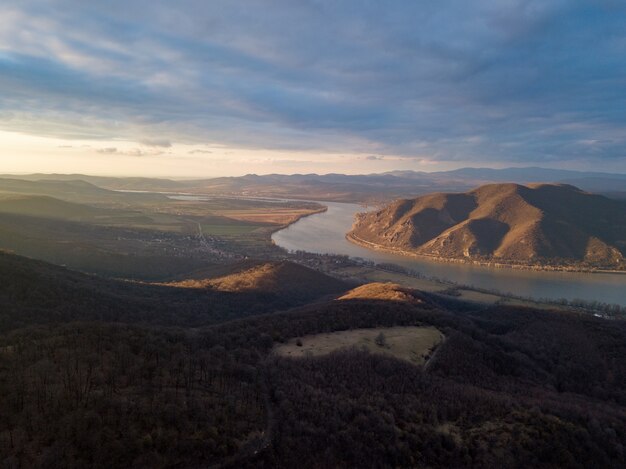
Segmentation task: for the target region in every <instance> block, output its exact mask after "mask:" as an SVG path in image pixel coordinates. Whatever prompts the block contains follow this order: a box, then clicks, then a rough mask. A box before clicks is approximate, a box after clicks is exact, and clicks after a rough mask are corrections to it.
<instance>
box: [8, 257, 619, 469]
mask: <svg viewBox="0 0 626 469" xmlns="http://www.w3.org/2000/svg"><path fill="white" fill-rule="evenodd" d="M14 260H15V259H14ZM40 267H41V269H43V270H45V268H46V267H45V266H40ZM3 280H4V279H3ZM0 285H2V283H0ZM369 289H374V290H376V291H377V292H378V295H382V296H383V297H387V296H389V297H391V298H394V297H395V292H397V287H395V286H393V285H387V286H381V285H378V286H371V287H367V286H366V287H365V288H364V289H362V291H361V293H364V292H365V293H367V291H368V290H369ZM188 290H189V289H188ZM405 293H407V294H409V295H411V296H413V297H421V296H422V294H420V293H419V292H410V291H406V292H405ZM356 296H360V297H361V298H353V299H343V300H341V301H330V302H325V303H318V304H314V305H307V306H303V307H301V308H299V309H297V310H291V311H288V312H282V313H273V314H267V315H262V316H256V317H248V318H242V319H239V320H235V321H229V322H224V323H222V324H216V325H213V326H210V327H201V328H194V329H185V328H179V327H176V328H167V327H151V326H149V325H140V324H134V325H128V324H106V321H102V320H100V321H98V322H84V321H83V322H81V323H76V322H70V323H65V324H64V323H63V322H62V321H59V322H57V323H56V324H54V325H42V324H39V325H37V326H36V327H30V328H24V329H21V330H17V331H13V332H10V333H7V334H0V395H2V396H3V399H1V400H0V415H2V416H3V418H2V419H0V455H2V458H3V460H2V461H3V463H5V465H8V464H9V463H10V465H11V466H20V467H111V468H117V467H173V466H178V467H213V466H215V467H242V468H246V467H261V468H270V467H277V466H280V467H302V468H309V467H311V468H314V467H432V468H439V467H476V468H478V467H480V468H503V467H511V468H517V467H537V468H555V467H592V466H594V467H595V466H596V465H597V466H599V467H624V464H625V463H626V455H625V454H624V450H623V448H624V444H626V423H625V422H626V412H625V410H624V405H625V404H626V393H625V391H624V389H625V386H624V384H625V383H626V381H625V380H626V327H625V323H624V321H621V320H614V321H607V320H602V319H599V318H594V317H592V316H589V315H579V314H574V313H566V312H554V311H552V312H547V311H535V310H532V309H525V308H511V307H505V306H494V307H490V308H486V309H477V308H476V306H472V307H468V306H467V307H462V305H461V304H459V305H458V308H457V309H458V311H456V312H455V311H451V310H447V309H445V308H441V307H436V306H435V304H434V303H432V302H430V301H428V298H427V297H426V296H424V301H423V302H420V303H416V302H412V301H402V300H401V299H394V300H393V301H388V300H382V299H365V298H363V296H367V295H362V294H357V295H356ZM65 301H66V305H68V306H69V305H71V304H72V303H74V302H75V300H74V298H73V297H69V298H67V299H66V300H65ZM77 306H80V305H78V304H77ZM40 307H41V309H42V312H43V313H45V312H48V313H51V312H52V311H53V310H51V309H50V308H51V305H49V304H48V305H46V304H41V305H40ZM118 307H119V308H120V310H121V311H122V314H121V317H122V318H124V312H125V311H126V307H125V305H124V304H123V303H119V304H118ZM168 307H169V308H171V309H172V310H173V316H176V315H178V314H182V313H184V311H185V309H186V308H187V305H186V304H184V303H182V302H181V303H180V304H178V305H176V304H170V305H168ZM0 311H1V310H0ZM43 313H42V314H43ZM409 328H412V329H415V328H421V329H423V328H427V329H433V328H434V329H435V330H438V331H441V333H442V334H443V335H444V336H445V340H443V341H442V342H440V343H439V344H438V345H437V347H436V348H435V349H434V350H433V351H432V354H430V353H428V352H427V353H426V356H425V357H424V359H425V360H426V362H425V364H424V365H421V363H420V364H417V365H416V364H413V363H411V362H409V361H406V360H400V359H397V358H395V357H394V356H389V355H388V354H380V353H370V352H368V351H367V350H363V348H358V347H352V348H342V349H339V350H335V351H333V352H332V353H329V354H324V355H321V356H319V357H308V356H306V355H305V356H304V357H302V358H289V357H282V356H280V355H277V354H275V353H274V351H275V350H276V348H277V347H281V346H282V344H286V343H290V341H292V340H293V341H297V340H298V338H303V337H304V338H305V339H304V340H305V342H306V341H307V340H308V339H306V338H307V337H312V336H316V335H319V334H323V335H327V334H331V333H338V332H340V331H343V332H345V333H346V334H350V333H360V332H363V331H365V330H372V331H374V330H391V329H393V330H398V329H406V330H408V329H409ZM296 346H297V345H296Z"/></svg>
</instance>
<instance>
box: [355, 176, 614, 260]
mask: <svg viewBox="0 0 626 469" xmlns="http://www.w3.org/2000/svg"><path fill="white" fill-rule="evenodd" d="M348 237H349V239H351V240H353V241H355V242H358V243H361V244H364V245H366V246H369V247H378V248H385V249H391V250H397V251H402V252H406V253H410V254H417V255H424V256H432V257H435V258H442V259H460V260H469V261H495V262H502V263H513V264H532V265H537V264H555V263H556V264H561V265H569V264H581V265H586V266H589V267H594V266H595V267H604V268H612V269H624V268H626V263H625V261H624V256H625V255H626V202H621V201H616V200H611V199H608V198H606V197H603V196H599V195H593V194H589V193H586V192H583V191H581V190H579V189H577V188H576V187H573V186H568V185H558V184H535V185H529V186H522V185H518V184H510V183H508V184H489V185H484V186H481V187H479V188H477V189H474V190H472V191H469V192H466V193H434V194H429V195H425V196H421V197H418V198H416V199H404V200H398V201H395V202H393V203H391V204H389V205H387V206H386V207H384V208H383V209H381V210H378V211H375V212H369V213H365V214H361V215H359V217H358V218H357V221H356V222H355V225H354V226H353V229H352V231H351V232H350V233H349V235H348Z"/></svg>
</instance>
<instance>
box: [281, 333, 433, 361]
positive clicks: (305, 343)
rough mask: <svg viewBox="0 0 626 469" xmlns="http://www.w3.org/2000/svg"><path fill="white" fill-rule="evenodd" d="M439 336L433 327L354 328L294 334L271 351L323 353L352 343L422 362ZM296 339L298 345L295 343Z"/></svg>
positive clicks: (295, 355)
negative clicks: (297, 335) (379, 338)
mask: <svg viewBox="0 0 626 469" xmlns="http://www.w3.org/2000/svg"><path fill="white" fill-rule="evenodd" d="M381 333H382V334H383V336H384V345H379V344H378V343H377V337H379V335H380V334H381ZM443 338H444V336H443V334H442V333H441V332H439V330H438V329H436V328H434V327H399V326H398V327H382V328H376V329H354V330H349V331H340V332H331V333H327V334H315V335H307V336H303V337H298V338H294V339H291V340H290V341H289V342H287V343H285V344H281V345H279V346H277V347H276V348H275V349H274V351H275V353H277V354H278V355H282V356H285V357H293V358H300V357H310V356H314V357H315V356H320V355H326V354H328V353H331V352H334V351H335V350H339V349H342V348H346V347H356V348H359V349H366V350H368V351H370V352H371V353H382V354H385V355H391V356H393V357H396V358H400V359H402V360H408V361H410V362H411V363H414V364H416V365H422V364H423V363H424V362H425V361H426V359H427V357H428V356H429V355H430V353H431V351H432V350H433V349H434V348H435V347H436V346H437V345H438V344H439V343H440V342H441V341H442V340H443ZM299 343H301V344H302V345H300V346H299V345H298V344H299Z"/></svg>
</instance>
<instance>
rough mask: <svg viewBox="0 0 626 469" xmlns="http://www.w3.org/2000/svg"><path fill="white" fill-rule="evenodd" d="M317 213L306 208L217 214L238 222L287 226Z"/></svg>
mask: <svg viewBox="0 0 626 469" xmlns="http://www.w3.org/2000/svg"><path fill="white" fill-rule="evenodd" d="M318 211H319V210H312V209H308V208H301V209H293V208H276V209H257V210H224V211H220V212H218V213H219V214H220V215H222V216H224V217H228V218H232V219H234V220H239V221H248V222H256V223H269V224H274V225H289V224H291V223H293V222H295V221H297V220H298V219H299V218H301V217H303V216H306V215H311V214H313V213H316V212H318Z"/></svg>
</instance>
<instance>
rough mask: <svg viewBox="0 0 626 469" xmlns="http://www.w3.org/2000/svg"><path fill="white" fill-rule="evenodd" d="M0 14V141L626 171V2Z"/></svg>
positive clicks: (161, 3) (10, 5) (204, 5)
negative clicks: (98, 142)
mask: <svg viewBox="0 0 626 469" xmlns="http://www.w3.org/2000/svg"><path fill="white" fill-rule="evenodd" d="M244 6H245V8H244ZM0 15H2V17H3V18H4V19H5V22H4V25H3V28H2V30H1V31H0V51H1V53H0V88H1V89H2V90H3V93H2V96H0V109H2V114H0V128H2V129H7V130H16V131H20V132H29V133H34V134H38V135H55V136H59V137H62V138H93V139H117V140H127V141H137V142H139V143H140V144H141V145H144V146H147V147H150V148H152V147H154V148H156V149H159V148H161V149H164V148H170V147H171V142H172V141H175V142H186V143H201V142H212V144H223V145H227V146H228V145H231V146H237V147H250V148H257V149H276V150H305V151H311V152H312V153H315V152H318V153H330V152H333V153H342V152H343V153H349V152H353V153H362V154H366V155H367V154H372V156H375V154H377V153H384V154H385V155H389V156H390V157H391V156H398V157H407V158H415V159H416V160H419V159H422V158H426V159H427V160H428V161H463V162H468V161H474V162H476V163H477V164H482V163H485V162H492V163H496V162H498V163H500V162H512V163H526V162H543V161H547V162H551V163H558V162H564V161H569V160H572V159H588V160H589V166H596V167H597V165H599V164H600V165H601V164H602V163H603V162H607V163H608V162H615V161H618V162H620V161H623V162H624V164H626V152H625V151H624V148H626V92H625V91H624V79H623V77H624V76H626V31H625V30H624V28H623V25H624V24H625V22H626V4H624V3H623V2H615V1H608V0H607V1H601V2H585V1H583V0H507V1H506V2H492V1H488V0H476V1H474V2H466V1H462V0H442V1H440V2H431V3H424V2H411V1H404V2H402V1H399V2H391V3H390V2H366V3H363V2H359V1H358V0H352V1H349V0H346V1H342V2H336V1H331V0H318V1H315V2H277V3H273V2H243V1H242V0H241V1H233V0H215V1H212V2H201V1H198V0H182V1H181V2H177V4H176V7H174V6H173V5H172V4H171V3H170V2H166V1H165V0H154V1H150V2H148V1H147V0H137V1H134V2H127V1H124V2H122V1H121V0H112V1H111V2H106V3H105V2H80V1H78V0H58V1H57V2H54V5H51V4H50V5H48V4H47V3H46V2H41V1H36V0H21V1H19V2H18V1H11V0H10V1H7V2H2V4H1V5H0ZM23 31H28V32H29V33H28V34H23ZM591 141H593V142H594V143H593V144H589V143H588V142H591ZM142 151H146V150H145V149H144V150H142ZM126 152H130V150H126ZM133 152H135V153H139V150H133ZM142 154H143V153H142ZM368 159H369V158H368ZM371 161H375V160H374V159H371Z"/></svg>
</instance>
